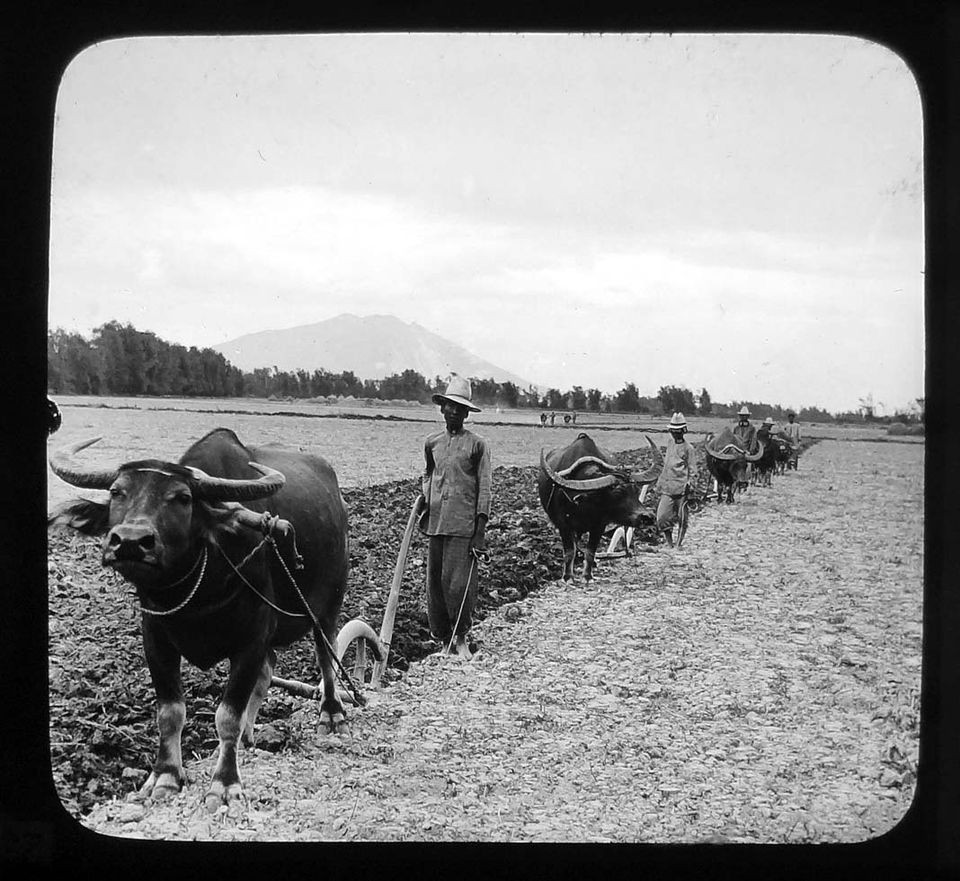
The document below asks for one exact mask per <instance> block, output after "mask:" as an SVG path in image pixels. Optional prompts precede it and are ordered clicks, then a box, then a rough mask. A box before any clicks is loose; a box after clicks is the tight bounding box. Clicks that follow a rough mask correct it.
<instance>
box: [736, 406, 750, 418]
mask: <svg viewBox="0 0 960 881" xmlns="http://www.w3.org/2000/svg"><path fill="white" fill-rule="evenodd" d="M749 415H750V411H749V410H748V409H747V408H746V406H743V407H741V408H740V411H739V412H738V413H737V416H749Z"/></svg>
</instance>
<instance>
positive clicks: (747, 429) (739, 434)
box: [733, 405, 757, 453]
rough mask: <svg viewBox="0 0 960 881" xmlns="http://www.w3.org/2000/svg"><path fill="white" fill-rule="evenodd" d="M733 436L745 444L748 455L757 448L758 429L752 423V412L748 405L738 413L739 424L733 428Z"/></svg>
mask: <svg viewBox="0 0 960 881" xmlns="http://www.w3.org/2000/svg"><path fill="white" fill-rule="evenodd" d="M733 436H734V437H736V438H738V439H739V440H740V441H741V443H742V444H743V448H744V450H746V451H747V452H748V453H752V452H754V450H755V448H756V446H757V429H756V428H754V426H753V425H752V424H751V422H750V410H749V409H747V407H746V405H744V406H743V407H741V408H740V411H739V412H738V413H737V424H736V425H734V426H733Z"/></svg>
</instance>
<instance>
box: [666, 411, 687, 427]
mask: <svg viewBox="0 0 960 881" xmlns="http://www.w3.org/2000/svg"><path fill="white" fill-rule="evenodd" d="M686 427H687V420H686V419H684V418H683V413H680V412H679V411H678V412H676V413H674V414H673V416H671V417H670V424H669V425H668V426H667V428H668V429H670V430H671V431H672V430H673V429H675V428H686Z"/></svg>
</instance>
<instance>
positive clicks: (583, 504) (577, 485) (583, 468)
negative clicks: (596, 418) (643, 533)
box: [537, 432, 663, 581]
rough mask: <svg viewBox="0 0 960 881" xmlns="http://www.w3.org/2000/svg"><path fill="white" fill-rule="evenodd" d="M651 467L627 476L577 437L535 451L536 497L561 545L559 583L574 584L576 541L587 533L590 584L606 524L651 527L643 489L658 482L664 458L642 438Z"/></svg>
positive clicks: (607, 456)
mask: <svg viewBox="0 0 960 881" xmlns="http://www.w3.org/2000/svg"><path fill="white" fill-rule="evenodd" d="M647 442H648V443H649V444H650V447H651V450H652V452H653V455H654V462H653V464H652V465H651V466H650V468H648V469H647V470H645V471H642V472H641V471H637V470H627V469H625V468H621V467H619V466H618V465H617V463H616V460H615V459H614V458H613V456H612V455H611V454H610V453H609V452H607V451H606V450H604V449H602V448H601V447H599V446H598V445H597V444H596V443H595V442H594V441H593V439H592V438H591V437H590V436H589V435H587V434H585V433H584V432H580V434H578V435H577V437H576V439H575V440H574V441H572V442H571V443H570V444H568V445H567V446H565V447H557V448H556V449H553V450H550V451H549V452H547V451H546V450H541V451H540V474H539V477H538V479H537V492H538V494H539V496H540V504H541V505H543V510H544V511H545V512H546V515H547V517H548V518H549V519H550V522H551V523H552V524H553V525H554V526H556V527H557V529H558V530H559V532H560V541H561V543H562V544H563V580H564V581H569V580H570V579H571V578H573V567H574V562H575V558H576V554H577V540H578V539H579V538H580V536H581V535H583V534H584V533H587V535H588V538H587V544H586V547H585V548H584V549H583V577H584V580H585V581H589V580H590V579H591V578H592V577H593V570H594V567H595V565H596V553H597V546H598V545H599V544H600V538H601V536H602V535H603V532H604V530H605V529H606V527H607V524H609V523H617V524H619V525H621V526H632V527H633V528H634V529H636V528H639V527H641V526H652V525H653V524H654V521H655V516H654V513H653V511H652V510H651V509H650V508H648V507H646V506H645V505H644V504H643V498H644V495H645V494H646V489H647V486H648V485H649V484H651V483H653V482H654V481H656V479H657V478H658V477H659V476H660V469H661V467H662V464H663V456H662V455H661V454H660V448H659V447H658V446H657V445H656V444H655V443H654V442H653V441H652V440H650V438H649V437H648V438H647Z"/></svg>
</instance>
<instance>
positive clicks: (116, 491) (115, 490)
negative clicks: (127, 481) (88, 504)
mask: <svg viewBox="0 0 960 881" xmlns="http://www.w3.org/2000/svg"><path fill="white" fill-rule="evenodd" d="M123 495H124V492H123V490H122V489H120V487H119V486H111V487H110V498H112V499H119V498H121V497H122V496H123Z"/></svg>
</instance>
